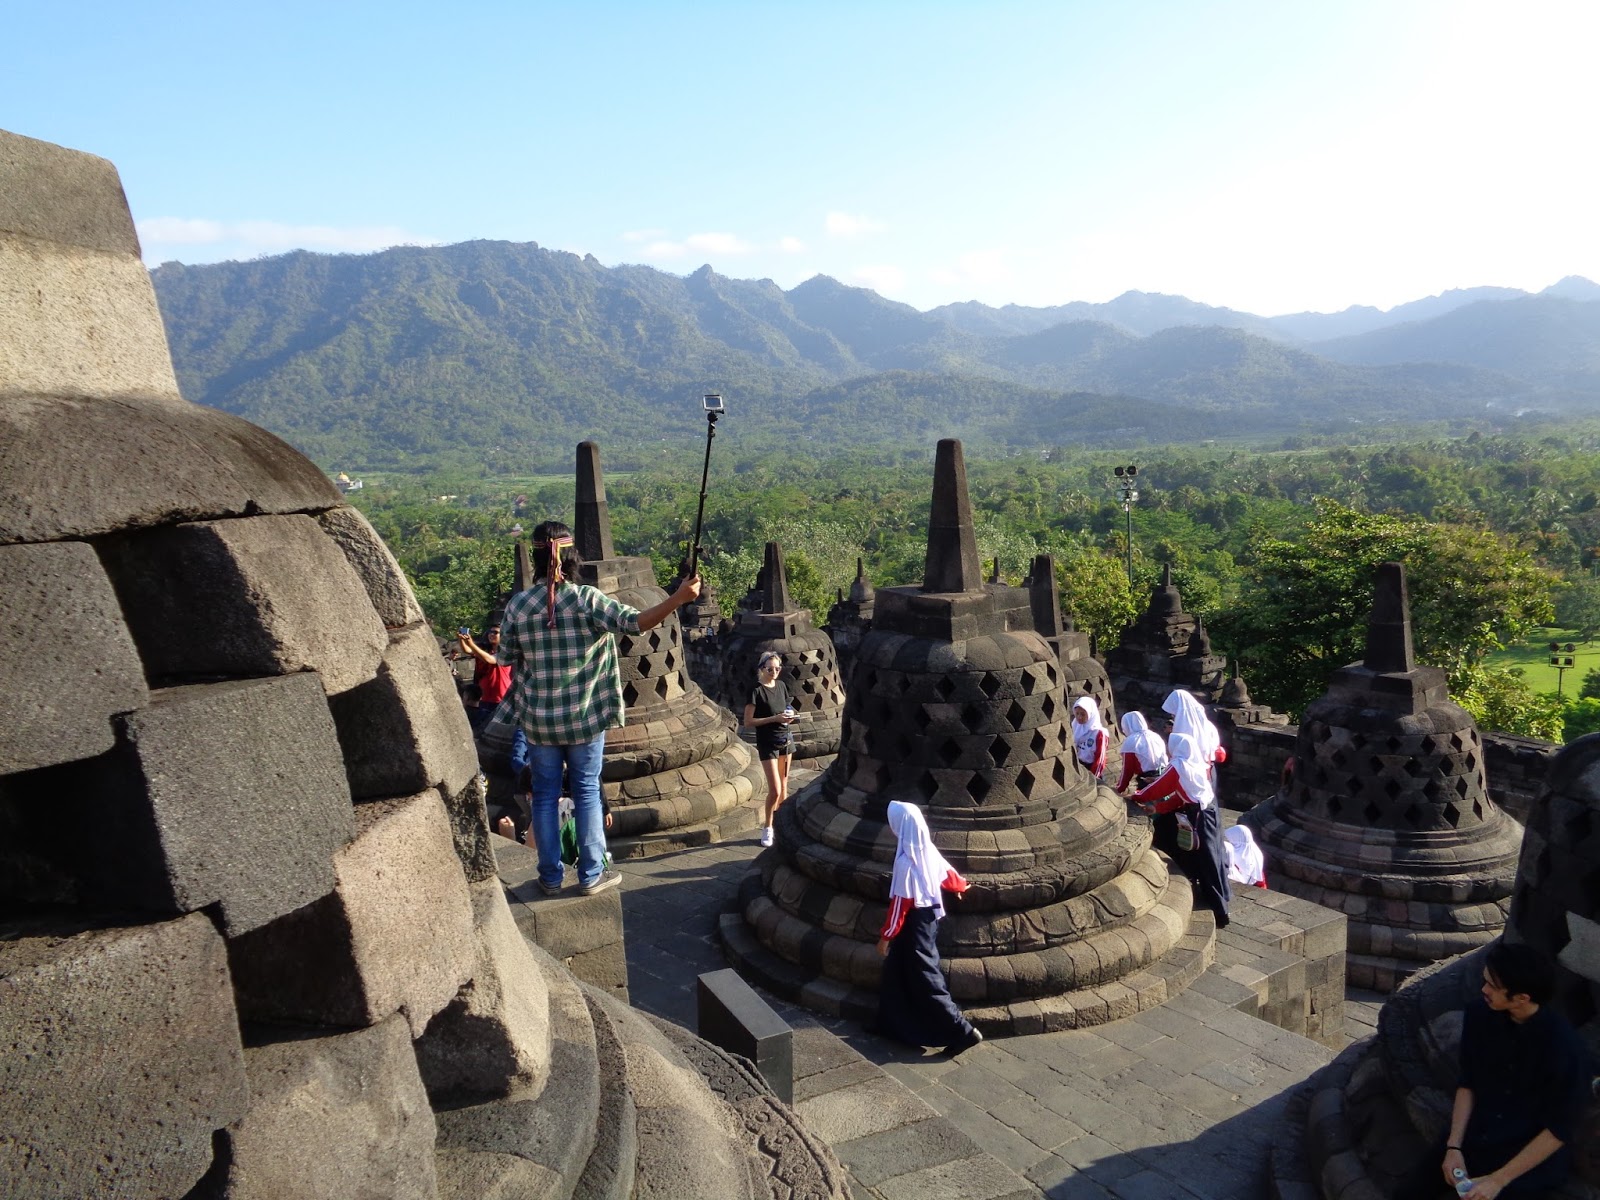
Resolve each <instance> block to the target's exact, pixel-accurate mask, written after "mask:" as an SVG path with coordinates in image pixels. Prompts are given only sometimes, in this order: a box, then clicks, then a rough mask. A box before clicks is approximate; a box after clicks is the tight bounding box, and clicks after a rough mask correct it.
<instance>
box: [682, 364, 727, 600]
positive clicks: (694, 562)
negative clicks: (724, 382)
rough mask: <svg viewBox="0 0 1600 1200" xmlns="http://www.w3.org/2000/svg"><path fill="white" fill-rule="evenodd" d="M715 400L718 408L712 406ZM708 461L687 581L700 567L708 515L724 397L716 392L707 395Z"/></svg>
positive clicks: (702, 472)
mask: <svg viewBox="0 0 1600 1200" xmlns="http://www.w3.org/2000/svg"><path fill="white" fill-rule="evenodd" d="M713 399H715V401H716V407H715V408H713V407H712V405H711V402H712V400H713ZM704 403H705V406H706V461H705V465H704V466H702V467H701V468H700V507H699V508H697V509H696V510H695V514H694V540H693V541H692V542H690V544H689V573H688V574H687V575H685V576H684V578H685V579H693V578H694V576H695V572H696V570H697V569H698V568H699V566H700V525H701V522H703V521H704V520H705V515H706V480H707V479H709V478H710V477H711V440H712V439H713V438H715V437H716V436H717V418H718V417H720V416H722V397H721V396H718V395H716V393H714V392H710V393H707V394H706V397H705V401H704Z"/></svg>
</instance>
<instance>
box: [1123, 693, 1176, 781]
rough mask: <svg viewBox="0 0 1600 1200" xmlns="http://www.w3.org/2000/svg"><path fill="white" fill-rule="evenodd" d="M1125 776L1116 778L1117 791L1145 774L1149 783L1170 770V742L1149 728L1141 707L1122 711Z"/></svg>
mask: <svg viewBox="0 0 1600 1200" xmlns="http://www.w3.org/2000/svg"><path fill="white" fill-rule="evenodd" d="M1121 725H1122V735H1123V736H1122V778H1121V779H1119V780H1118V781H1117V791H1119V792H1120V791H1122V790H1123V789H1125V788H1126V787H1127V786H1128V785H1129V784H1130V783H1132V782H1133V781H1134V780H1135V779H1138V778H1141V777H1145V781H1146V782H1147V783H1148V782H1150V781H1151V780H1153V779H1155V778H1156V777H1158V776H1159V775H1160V774H1161V773H1162V772H1163V771H1165V770H1166V769H1167V744H1166V742H1164V741H1162V740H1161V735H1160V734H1159V733H1157V732H1156V731H1155V730H1153V729H1151V728H1150V725H1149V723H1148V722H1147V721H1146V720H1145V719H1144V714H1143V713H1142V712H1140V711H1139V710H1138V709H1135V710H1134V711H1132V712H1126V713H1123V714H1122V721H1121Z"/></svg>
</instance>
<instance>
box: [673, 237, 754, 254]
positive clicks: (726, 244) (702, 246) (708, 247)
mask: <svg viewBox="0 0 1600 1200" xmlns="http://www.w3.org/2000/svg"><path fill="white" fill-rule="evenodd" d="M683 244H684V245H685V246H687V247H688V248H689V249H691V250H698V251H700V252H701V253H702V254H749V253H750V252H751V251H752V250H754V249H755V247H754V246H752V245H751V244H750V243H749V242H747V241H745V240H744V239H743V238H742V237H740V236H739V235H738V234H734V233H691V234H690V235H689V236H688V237H686V238H684V239H683Z"/></svg>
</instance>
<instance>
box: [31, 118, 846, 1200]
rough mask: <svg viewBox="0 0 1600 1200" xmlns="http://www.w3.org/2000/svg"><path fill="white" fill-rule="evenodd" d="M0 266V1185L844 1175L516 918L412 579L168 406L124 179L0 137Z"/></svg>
mask: <svg viewBox="0 0 1600 1200" xmlns="http://www.w3.org/2000/svg"><path fill="white" fill-rule="evenodd" d="M0 280H4V281H5V286H4V287H3V288H0V1045H3V1046H4V1047H5V1053H3V1054H0V1130H3V1131H4V1133H3V1135H0V1195H3V1196H7V1197H17V1198H18V1200H24V1198H25V1200H67V1198H71V1200H77V1198H79V1197H90V1196H94V1197H116V1198H117V1200H171V1198H173V1197H185V1198H186V1200H214V1198H233V1200H243V1198H244V1197H273V1198H277V1197H329V1198H331V1197H339V1198H341V1200H344V1198H353V1197H383V1198H385V1200H457V1198H459V1200H468V1198H471V1200H478V1198H480V1197H484V1196H490V1195H494V1196H556V1195H560V1196H588V1197H625V1196H629V1195H631V1194H634V1193H635V1190H636V1189H635V1185H636V1184H638V1188H637V1193H638V1194H639V1195H647V1194H658V1195H659V1194H677V1195H685V1196H688V1195H697V1196H719V1197H721V1196H735V1197H745V1198H749V1200H756V1198H758V1197H759V1198H765V1197H769V1196H791V1195H811V1194H822V1195H828V1196H834V1197H843V1196H846V1195H847V1194H848V1189H847V1187H846V1185H845V1182H844V1178H843V1173H842V1171H841V1170H840V1168H839V1167H838V1165H837V1163H836V1162H835V1161H834V1160H833V1159H832V1156H831V1155H830V1154H828V1152H827V1151H826V1150H825V1149H824V1148H822V1147H821V1145H820V1144H819V1143H818V1142H817V1141H816V1140H815V1139H814V1138H813V1137H812V1136H811V1135H810V1134H809V1133H808V1132H807V1131H806V1130H805V1129H804V1128H802V1127H800V1126H799V1125H798V1124H797V1123H796V1121H795V1119H794V1117H793V1114H792V1113H791V1112H790V1111H789V1110H788V1109H787V1108H785V1107H784V1106H782V1105H781V1104H778V1103H776V1102H775V1101H774V1100H773V1098H772V1096H771V1093H770V1092H768V1091H766V1090H765V1089H763V1088H762V1087H761V1085H760V1084H759V1081H758V1080H756V1079H754V1078H753V1077H752V1076H751V1075H750V1073H749V1072H747V1071H744V1070H743V1068H741V1067H740V1066H739V1064H738V1063H737V1062H736V1061H735V1060H733V1059H731V1058H729V1057H728V1056H726V1055H721V1054H720V1052H718V1051H716V1050H714V1049H713V1048H711V1047H709V1046H707V1045H706V1044H705V1043H702V1042H700V1041H699V1040H698V1039H695V1038H693V1037H691V1036H689V1035H688V1034H686V1033H684V1032H683V1031H681V1030H673V1029H669V1028H663V1027H661V1026H658V1025H657V1024H655V1023H653V1022H652V1021H650V1020H648V1019H646V1018H645V1017H643V1016H641V1015H640V1014H638V1013H636V1012H634V1011H633V1010H632V1009H629V1008H627V1007H626V1006H625V1005H623V1004H621V1003H620V1002H619V1001H618V1000H617V999H616V998H614V997H612V996H610V995H608V994H606V993H604V992H601V991H598V990H596V989H593V988H588V987H586V986H584V985H581V984H579V983H578V981H577V980H576V979H575V978H574V977H573V976H572V975H571V974H570V973H569V972H567V971H566V970H565V969H564V968H562V967H561V966H560V965H559V964H558V963H557V962H555V960H554V959H552V958H551V957H550V956H549V955H547V954H545V953H544V952H543V951H541V950H540V949H539V948H538V947H536V946H534V945H532V944H531V943H529V942H527V941H526V940H525V939H524V938H523V937H522V935H521V934H520V933H519V931H518V928H517V926H516V925H515V923H514V922H513V918H512V916H511V912H510V909H509V908H508V906H507V903H506V898H505V894H504V891H503V889H502V886H501V884H500V882H499V880H498V879H497V878H496V863H495V859H494V855H493V850H492V844H491V838H490V834H489V831H488V828H487V824H486V821H485V818H484V809H483V800H482V795H481V792H480V791H479V790H478V788H477V785H476V783H475V775H476V770H477V764H476V760H475V757H474V755H473V751H472V741H471V737H470V735H469V733H468V729H467V725H466V720H465V717H464V715H463V713H462V710H461V706H460V704H459V703H458V701H457V699H456V696H455V689H454V686H453V684H452V681H451V678H450V674H449V671H448V668H447V667H446V666H445V664H444V661H443V660H442V659H441V658H440V656H439V653H438V646H437V643H436V642H435V641H434V638H433V636H432V634H431V632H430V631H429V629H428V626H427V625H426V623H425V622H424V621H423V619H422V613H421V612H420V610H419V609H418V606H417V603H416V599H415V597H414V596H413V594H412V592H411V589H410V587H409V586H408V585H407V583H406V581H405V579H404V577H403V575H402V574H401V572H400V570H399V568H398V566H397V565H396V563H395V561H394V559H393V558H392V556H391V555H390V554H389V552H388V550H387V549H386V548H385V547H384V545H383V543H382V542H381V541H380V540H379V539H378V537H377V536H376V534H375V533H374V532H373V531H372V529H371V527H370V526H369V525H368V524H367V523H366V521H365V520H364V519H363V518H362V517H361V516H360V514H359V513H357V512H355V511H354V510H353V509H350V508H348V507H347V506H345V504H344V502H343V501H342V499H341V497H340V494H339V492H338V491H337V490H336V489H335V488H334V487H333V486H332V485H331V484H330V483H329V481H328V480H327V479H326V478H325V477H324V476H323V475H322V473H321V472H320V471H318V470H317V468H316V467H315V466H314V465H313V464H312V463H310V462H309V461H307V460H306V459H305V458H303V457H302V456H301V455H299V454H298V453H296V452H295V451H294V450H293V449H291V448H290V447H289V446H287V445H285V444H284V443H283V442H281V441H279V440H278V439H277V438H275V437H273V436H271V435H270V434H268V433H266V432H264V431H263V430H260V429H258V428H256V427H255V426H252V425H250V424H248V423H247V422H245V421H243V420H240V419H239V418H237V417H234V416H230V415H228V414H225V413H222V412H217V411H214V410H211V409H205V408H201V407H199V406H195V405H190V404H187V403H185V402H184V401H183V399H182V398H181V396H180V395H179V393H178V388H177V383H176V380H175V378H174V376H173V372H172V366H171V360H170V357H169V355H168V351H167V346H166V341H165V335H164V332H163V329H162V323H161V317H160V314H159V312H158V310H157V308H156V302H155V294H154V291H153V289H152V287H151V284H150V277H149V273H148V272H147V271H146V269H145V267H144V264H143V263H142V262H141V261H140V254H139V246H138V242H137V239H136V237H135V233H134V227H133V221H132V218H131V217H130V215H129V213H128V209H127V204H126V202H125V200H124V199H123V195H122V189H121V185H120V183H119V181H118V179H117V175H116V171H115V169H114V168H113V167H112V166H111V164H110V163H108V162H105V161H104V160H102V159H98V158H93V157H91V156H89V155H85V154H78V153H74V152H72V151H68V150H64V149H62V148H60V147H57V146H52V145H49V144H47V143H43V142H37V141H32V140H30V139H27V138H22V137H18V136H16V135H13V134H9V133H5V132H3V131H0ZM64 431H70V432H64ZM63 628H65V629H69V630H71V631H72V636H71V637H67V638H54V639H52V641H51V646H52V649H51V662H50V670H49V672H48V678H45V677H43V676H41V674H40V672H39V666H38V663H39V641H38V638H39V631H40V630H52V631H54V630H61V629H63ZM507 845H509V843H507ZM550 903H552V904H560V903H564V902H562V901H551V902H550ZM712 1078H715V1079H717V1080H718V1081H719V1083H718V1086H719V1087H720V1088H721V1089H722V1090H721V1091H720V1092H714V1091H713V1090H712V1088H711V1086H710V1085H709V1084H708V1082H707V1080H709V1079H712Z"/></svg>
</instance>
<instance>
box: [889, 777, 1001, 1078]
mask: <svg viewBox="0 0 1600 1200" xmlns="http://www.w3.org/2000/svg"><path fill="white" fill-rule="evenodd" d="M889 829H890V830H891V831H892V832H893V833H894V836H895V852H894V869H893V872H892V874H891V875H890V879H889V912H888V915H887V916H886V917H885V918H884V922H883V932H882V934H881V935H880V936H879V938H878V953H879V954H880V955H882V956H883V974H882V976H881V978H880V981H879V984H878V1026H877V1028H878V1031H879V1032H880V1033H883V1034H886V1035H888V1036H889V1037H892V1038H895V1039H897V1040H899V1041H902V1042H905V1043H906V1044H907V1045H910V1046H943V1047H944V1048H945V1050H946V1052H947V1053H950V1054H960V1053H961V1052H962V1051H963V1050H969V1049H971V1048H972V1047H973V1046H976V1045H977V1044H978V1043H979V1042H981V1041H983V1034H982V1033H980V1032H979V1031H978V1027H977V1026H976V1025H974V1024H972V1022H971V1021H968V1020H967V1018H966V1017H964V1016H963V1015H962V1014H961V1010H960V1009H959V1008H958V1007H956V1002H955V1001H954V1000H953V999H952V998H951V996H950V985H949V984H947V983H946V982H945V978H944V974H943V973H942V972H941V971H940V970H939V944H938V936H939V922H940V920H942V919H943V917H944V899H943V897H942V895H941V893H942V892H950V893H951V894H952V895H955V896H960V895H961V894H962V893H963V892H965V891H966V890H967V881H966V880H965V879H963V878H962V877H961V875H960V873H959V872H957V871H956V869H955V868H954V867H952V866H951V865H950V864H949V863H948V862H946V861H945V857H944V855H942V854H940V853H939V850H938V848H937V847H936V846H934V844H933V836H932V835H931V834H930V833H929V832H928V824H927V822H926V821H924V820H923V818H922V812H921V810H919V809H918V808H917V807H916V805H914V804H905V803H902V802H901V801H899V800H894V801H891V802H890V804H889Z"/></svg>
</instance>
